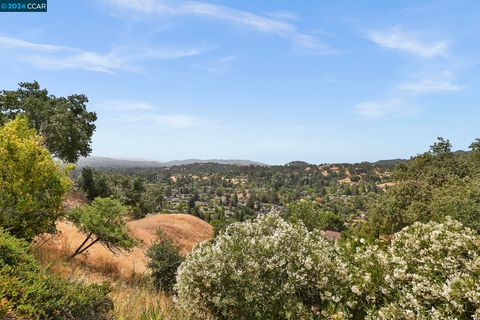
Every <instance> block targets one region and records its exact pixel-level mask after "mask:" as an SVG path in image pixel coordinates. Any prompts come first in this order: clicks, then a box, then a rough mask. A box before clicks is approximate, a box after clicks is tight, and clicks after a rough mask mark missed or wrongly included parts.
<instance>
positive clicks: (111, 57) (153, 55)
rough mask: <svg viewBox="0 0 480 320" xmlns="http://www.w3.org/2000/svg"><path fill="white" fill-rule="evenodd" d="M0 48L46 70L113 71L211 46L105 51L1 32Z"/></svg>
mask: <svg viewBox="0 0 480 320" xmlns="http://www.w3.org/2000/svg"><path fill="white" fill-rule="evenodd" d="M0 49H3V50H10V51H14V52H15V54H14V56H15V57H16V58H17V59H18V60H21V61H24V62H26V63H30V64H32V65H34V66H35V67H38V68H42V69H48V70H62V69H79V70H88V71H99V72H108V73H113V72H116V71H141V70H142V68H141V66H140V64H141V62H143V61H148V60H165V59H178V58H184V57H190V56H195V55H198V54H201V53H203V52H205V51H208V50H211V49H210V48H207V47H203V46H202V47H197V48H187V49H178V48H149V47H144V48H136V49H128V48H121V49H118V48H117V49H113V50H110V51H108V52H106V53H98V52H94V51H88V50H83V49H80V48H74V47H67V46H59V45H52V44H43V43H34V42H29V41H25V40H22V39H17V38H13V37H7V36H2V35H0Z"/></svg>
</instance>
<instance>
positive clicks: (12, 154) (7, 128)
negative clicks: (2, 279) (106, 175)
mask: <svg viewBox="0 0 480 320" xmlns="http://www.w3.org/2000/svg"><path fill="white" fill-rule="evenodd" d="M66 170H67V169H62V168H60V166H59V165H58V164H57V163H55V161H54V160H53V159H52V157H51V155H50V153H49V152H48V150H47V149H46V148H45V147H44V146H43V139H42V138H41V137H40V136H38V135H37V134H36V133H35V130H34V129H31V128H29V126H28V120H27V119H26V118H22V117H17V118H16V119H15V120H12V121H9V122H7V123H6V124H5V125H4V126H3V127H0V195H1V196H0V225H1V226H2V227H3V228H5V229H6V230H8V231H9V232H10V233H11V234H13V235H15V236H17V237H20V238H24V239H28V240H29V239H32V238H33V237H34V236H36V235H38V234H40V233H44V232H51V231H53V230H54V229H55V222H56V220H57V219H58V218H59V217H60V216H62V214H63V209H62V198H63V196H64V195H65V193H66V192H67V191H68V190H69V188H70V185H71V182H70V180H69V178H68V176H67V174H66Z"/></svg>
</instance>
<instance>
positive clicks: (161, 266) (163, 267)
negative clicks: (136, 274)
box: [147, 229, 184, 293]
mask: <svg viewBox="0 0 480 320" xmlns="http://www.w3.org/2000/svg"><path fill="white" fill-rule="evenodd" d="M147 257H148V264H147V266H148V268H149V269H150V270H151V271H152V278H153V284H154V286H155V288H156V289H157V290H162V291H165V292H168V293H171V292H172V291H173V286H174V284H175V277H176V275H177V269H178V267H179V266H180V264H181V263H182V262H183V260H184V258H183V256H182V255H181V254H180V247H179V246H178V245H177V244H175V243H174V242H173V241H172V239H170V238H169V237H168V236H167V235H166V234H165V232H164V231H163V230H161V229H158V230H157V240H156V241H155V242H154V243H153V244H152V245H151V246H150V247H149V248H148V250H147Z"/></svg>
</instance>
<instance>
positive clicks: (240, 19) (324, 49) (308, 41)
mask: <svg viewBox="0 0 480 320" xmlns="http://www.w3.org/2000/svg"><path fill="white" fill-rule="evenodd" d="M109 1H110V3H111V4H112V5H114V6H115V7H117V8H118V7H121V8H124V9H128V10H134V11H136V12H141V13H145V14H160V15H193V16H199V17H206V18H211V19H216V20H221V21H225V22H227V23H230V24H234V25H237V26H243V27H246V28H249V29H252V30H255V31H258V32H263V33H269V34H273V35H277V36H280V37H283V38H286V39H289V40H290V41H292V42H294V43H296V44H297V45H299V46H301V47H303V48H306V49H309V50H311V51H314V52H316V53H323V54H327V53H328V54H330V53H335V52H337V51H336V50H334V49H333V48H331V47H330V46H327V45H326V44H324V43H322V42H321V41H320V40H319V39H318V38H316V37H315V36H312V35H310V34H306V33H302V32H300V31H299V30H298V28H297V26H296V25H294V24H293V23H291V22H288V21H286V20H287V19H286V17H287V16H289V17H290V18H292V17H293V15H292V14H291V13H288V14H287V13H283V17H282V18H279V17H278V13H277V17H276V18H274V17H267V16H262V15H258V14H254V13H250V12H247V11H243V10H238V9H234V8H230V7H226V6H221V5H215V4H209V3H204V2H197V1H185V2H178V3H177V2H175V3H173V2H167V1H162V0H109Z"/></svg>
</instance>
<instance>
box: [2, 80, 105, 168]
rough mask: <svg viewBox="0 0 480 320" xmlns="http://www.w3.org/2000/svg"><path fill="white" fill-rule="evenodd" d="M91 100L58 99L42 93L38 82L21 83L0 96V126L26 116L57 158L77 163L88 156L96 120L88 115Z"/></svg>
mask: <svg viewBox="0 0 480 320" xmlns="http://www.w3.org/2000/svg"><path fill="white" fill-rule="evenodd" d="M87 103H88V98H87V97H86V96H85V95H82V94H74V95H70V96H68V97H56V96H54V95H51V94H49V93H48V91H47V90H46V89H41V88H40V85H39V84H38V82H36V81H35V82H32V83H29V82H21V83H19V88H18V89H17V90H14V91H7V90H4V91H2V92H1V93H0V124H2V123H5V122H6V121H8V120H11V119H14V118H15V117H16V116H17V115H25V116H27V117H28V119H29V123H30V126H31V127H32V128H34V129H36V130H37V132H38V133H39V134H40V135H42V136H43V137H44V138H45V145H46V147H47V148H48V150H49V151H50V152H51V153H52V154H53V155H55V156H56V157H58V158H60V159H62V160H64V161H67V162H72V163H75V162H77V160H78V158H79V157H80V156H88V155H89V154H90V152H91V151H92V149H91V140H92V135H93V132H94V131H95V125H94V124H93V123H94V122H95V120H97V116H96V114H95V113H94V112H89V111H87V108H86V104H87Z"/></svg>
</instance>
